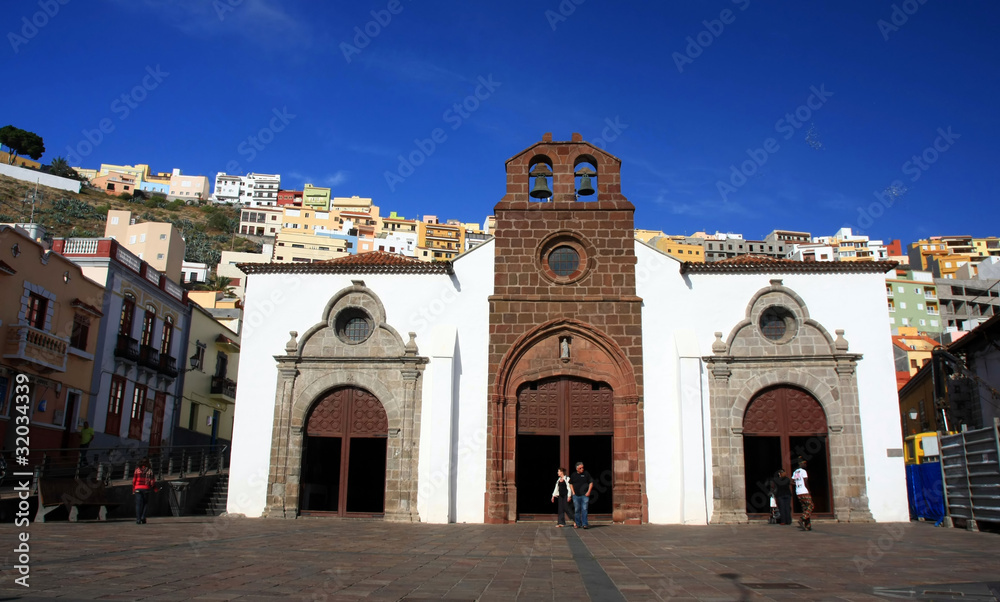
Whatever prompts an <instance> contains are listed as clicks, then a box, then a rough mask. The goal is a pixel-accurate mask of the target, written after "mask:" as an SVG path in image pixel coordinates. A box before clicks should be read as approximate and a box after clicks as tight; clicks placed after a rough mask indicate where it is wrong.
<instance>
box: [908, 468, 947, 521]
mask: <svg viewBox="0 0 1000 602" xmlns="http://www.w3.org/2000/svg"><path fill="white" fill-rule="evenodd" d="M906 493H907V497H908V498H909V500H910V518H911V519H918V518H923V519H926V520H933V521H934V522H935V523H940V522H941V521H942V520H943V519H944V485H943V483H942V482H941V463H940V462H928V463H926V464H907V465H906Z"/></svg>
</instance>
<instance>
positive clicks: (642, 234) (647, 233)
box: [635, 228, 666, 244]
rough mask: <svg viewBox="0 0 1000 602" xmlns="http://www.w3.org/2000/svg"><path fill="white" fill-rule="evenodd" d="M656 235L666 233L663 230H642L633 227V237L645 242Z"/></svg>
mask: <svg viewBox="0 0 1000 602" xmlns="http://www.w3.org/2000/svg"><path fill="white" fill-rule="evenodd" d="M657 236H666V234H665V233H664V232H663V230H643V229H642V228H636V229H635V239H636V240H640V241H642V242H644V243H647V244H648V243H649V241H650V240H652V239H654V238H656V237H657Z"/></svg>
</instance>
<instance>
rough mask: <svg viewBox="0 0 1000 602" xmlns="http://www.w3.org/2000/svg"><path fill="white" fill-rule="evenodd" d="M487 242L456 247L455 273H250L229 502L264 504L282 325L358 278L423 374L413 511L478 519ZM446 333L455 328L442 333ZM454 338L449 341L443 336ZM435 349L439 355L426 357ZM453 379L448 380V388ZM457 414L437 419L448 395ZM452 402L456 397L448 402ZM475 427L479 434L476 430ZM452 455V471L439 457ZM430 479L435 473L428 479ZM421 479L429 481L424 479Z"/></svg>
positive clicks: (248, 509)
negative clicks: (412, 342)
mask: <svg viewBox="0 0 1000 602" xmlns="http://www.w3.org/2000/svg"><path fill="white" fill-rule="evenodd" d="M492 274H493V244H492V243H491V244H488V245H483V246H482V247H480V248H478V249H476V250H475V251H473V252H470V253H468V254H466V255H463V256H462V257H460V258H459V259H458V260H456V262H455V274H454V275H453V276H448V275H400V274H389V275H381V274H360V275H359V274H353V275H352V274H325V275H324V274H317V275H312V274H309V275H303V274H256V275H251V276H249V277H248V278H247V288H246V300H245V308H246V309H245V313H244V331H243V335H242V352H241V354H240V386H239V388H238V390H237V397H236V416H235V423H234V427H233V430H234V434H233V450H232V459H231V468H230V476H229V501H228V508H227V510H228V511H229V512H231V513H240V514H245V515H247V516H254V517H255V516H261V514H262V513H263V512H264V509H265V506H266V495H267V473H268V465H269V461H270V453H271V429H272V423H273V418H274V402H275V387H276V385H277V377H278V374H277V369H276V363H275V360H274V356H275V355H281V354H284V348H285V344H286V343H287V342H288V339H289V334H288V333H289V331H292V330H294V331H297V332H298V333H299V335H300V336H301V335H302V334H303V333H305V331H306V330H308V329H309V327H311V326H313V325H314V324H316V323H318V322H320V321H321V320H322V319H323V310H324V308H325V307H326V304H327V303H328V302H329V300H330V298H331V297H332V296H333V295H335V294H336V293H337V292H338V291H340V290H341V289H343V288H345V287H348V286H351V281H352V280H363V281H364V283H365V285H366V286H367V287H368V288H370V289H371V290H372V291H374V292H375V294H376V295H378V297H379V299H380V300H381V301H382V304H383V306H384V307H385V312H386V321H387V322H388V324H389V325H390V326H392V327H393V328H395V329H396V331H397V332H398V333H399V334H400V336H402V337H403V341H404V342H406V340H407V339H408V336H407V334H406V333H408V332H411V331H412V332H415V333H416V334H417V337H416V343H417V347H418V353H419V355H422V356H428V357H430V358H431V361H430V363H429V364H428V365H427V366H426V369H425V372H424V386H423V402H424V408H425V409H426V411H428V412H429V414H430V416H429V418H430V419H428V416H426V415H425V416H422V420H421V435H420V437H421V439H420V456H419V457H420V463H419V473H418V487H419V489H418V491H419V495H418V502H417V504H418V505H417V509H418V511H419V512H420V513H421V515H423V514H424V506H425V505H426V506H427V509H428V516H427V517H426V518H425V517H423V516H421V518H422V520H425V521H427V522H447V521H448V520H449V519H450V520H455V521H458V522H482V520H483V511H484V508H483V490H484V487H485V483H486V437H485V433H486V382H487V374H486V371H487V366H488V364H487V353H488V348H487V343H488V340H489V313H488V311H489V304H488V297H489V295H490V294H492V292H493V276H492ZM449 332H450V333H452V334H451V335H449ZM449 336H450V337H451V338H450V340H452V341H454V343H453V344H452V345H449V344H448V339H449ZM431 354H436V358H435V357H434V356H433V355H431ZM449 381H450V387H449ZM449 389H450V390H451V391H452V392H453V393H452V396H451V397H452V399H458V400H461V402H458V403H457V416H452V417H451V421H450V422H453V423H454V424H456V425H457V428H454V427H452V426H451V424H450V423H449V421H447V420H445V421H444V422H438V421H435V420H434V416H435V414H438V415H440V413H441V412H443V411H445V410H446V409H447V407H448V404H449V403H451V400H449V399H445V400H444V403H440V402H441V398H440V397H436V395H437V393H438V392H440V391H448V390H449ZM453 405H454V404H453ZM477 433H478V434H477ZM445 458H451V459H452V463H453V464H454V466H455V470H454V471H452V470H451V469H450V468H449V467H448V466H447V465H445V466H442V465H441V464H440V462H441V461H442V460H443V459H445ZM432 477H434V478H432ZM425 483H427V484H426V485H425Z"/></svg>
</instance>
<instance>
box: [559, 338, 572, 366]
mask: <svg viewBox="0 0 1000 602" xmlns="http://www.w3.org/2000/svg"><path fill="white" fill-rule="evenodd" d="M569 352H570V349H569V337H560V338H559V359H561V360H562V361H564V362H568V361H569Z"/></svg>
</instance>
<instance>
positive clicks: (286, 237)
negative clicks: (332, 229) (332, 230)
mask: <svg viewBox="0 0 1000 602" xmlns="http://www.w3.org/2000/svg"><path fill="white" fill-rule="evenodd" d="M356 241H357V237H353V238H352V237H349V236H346V235H343V234H336V235H332V236H326V235H323V234H316V233H314V232H306V231H302V230H289V229H287V228H283V229H282V230H281V232H279V233H278V237H277V239H276V240H275V243H274V260H273V261H274V263H300V262H304V263H315V262H317V261H325V260H327V259H337V258H338V257H344V256H346V255H352V254H353V253H352V252H351V251H352V250H356V249H355V246H356V244H357V243H356Z"/></svg>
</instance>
